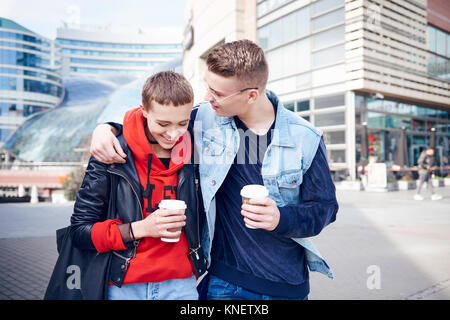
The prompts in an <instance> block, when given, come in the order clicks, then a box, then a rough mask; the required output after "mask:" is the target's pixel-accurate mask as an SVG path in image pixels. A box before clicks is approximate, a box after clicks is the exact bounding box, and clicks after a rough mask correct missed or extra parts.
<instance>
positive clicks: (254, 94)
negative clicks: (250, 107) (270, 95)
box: [247, 90, 259, 103]
mask: <svg viewBox="0 0 450 320" xmlns="http://www.w3.org/2000/svg"><path fill="white" fill-rule="evenodd" d="M258 97H259V91H258V90H250V92H249V94H248V101H247V102H248V103H255V101H256V100H258Z"/></svg>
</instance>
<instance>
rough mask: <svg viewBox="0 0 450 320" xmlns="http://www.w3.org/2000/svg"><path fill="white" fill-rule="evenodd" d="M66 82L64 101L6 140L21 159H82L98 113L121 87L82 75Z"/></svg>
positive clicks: (8, 146)
mask: <svg viewBox="0 0 450 320" xmlns="http://www.w3.org/2000/svg"><path fill="white" fill-rule="evenodd" d="M128 80H129V79H124V80H123V81H128ZM63 84H64V86H65V88H66V95H65V99H64V101H63V103H62V104H61V105H60V106H58V107H57V108H54V109H52V110H48V111H45V112H41V113H39V114H37V115H34V116H32V117H31V118H29V119H28V120H27V121H25V123H24V124H23V125H22V126H20V127H19V129H17V131H16V132H15V133H14V134H13V135H12V136H11V137H10V138H9V139H8V140H7V141H6V142H5V149H7V150H8V151H9V152H11V153H12V154H13V155H14V156H15V157H16V158H18V159H19V160H23V161H37V162H79V161H80V159H81V157H82V151H83V149H84V148H85V147H86V146H87V145H88V140H89V138H90V135H91V133H92V131H93V130H94V128H95V126H96V125H97V118H98V116H99V115H100V113H101V112H102V111H103V108H104V107H105V105H106V103H107V101H108V98H109V96H110V95H111V94H112V93H113V92H114V91H115V90H116V89H117V88H118V87H119V86H118V85H117V84H116V83H113V82H108V81H106V80H98V79H85V78H80V77H70V78H64V81H63Z"/></svg>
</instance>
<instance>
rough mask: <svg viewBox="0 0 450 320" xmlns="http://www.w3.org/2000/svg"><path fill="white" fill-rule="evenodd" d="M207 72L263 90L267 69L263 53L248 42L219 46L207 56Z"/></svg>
mask: <svg viewBox="0 0 450 320" xmlns="http://www.w3.org/2000/svg"><path fill="white" fill-rule="evenodd" d="M206 64H207V66H208V70H209V71H211V72H213V73H215V74H218V75H220V76H223V77H233V76H236V77H237V78H238V79H239V80H240V81H242V82H243V83H244V84H245V85H246V86H249V87H258V88H259V89H264V88H265V87H266V84H267V78H268V75H269V68H268V66H267V61H266V58H265V57H264V51H263V50H262V49H261V48H260V47H259V46H258V45H257V44H255V43H254V42H252V41H250V40H238V41H233V42H229V43H225V44H223V45H220V46H218V47H216V48H214V49H213V50H211V52H210V53H209V54H208V58H207V60H206Z"/></svg>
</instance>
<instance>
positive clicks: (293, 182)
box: [277, 171, 303, 205]
mask: <svg viewBox="0 0 450 320" xmlns="http://www.w3.org/2000/svg"><path fill="white" fill-rule="evenodd" d="M302 181H303V174H302V172H301V171H299V172H294V173H289V174H282V175H281V176H280V177H278V179H277V184H278V188H279V191H280V195H281V199H282V200H283V202H284V204H285V205H289V204H297V203H298V201H299V194H300V185H301V183H302Z"/></svg>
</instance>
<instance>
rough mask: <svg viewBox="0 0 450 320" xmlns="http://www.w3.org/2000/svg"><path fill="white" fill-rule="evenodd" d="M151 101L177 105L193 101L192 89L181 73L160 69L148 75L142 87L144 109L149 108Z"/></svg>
mask: <svg viewBox="0 0 450 320" xmlns="http://www.w3.org/2000/svg"><path fill="white" fill-rule="evenodd" d="M152 101H156V102H157V103H159V104H162V105H170V104H173V105H174V106H175V107H177V106H181V105H185V104H188V103H193V101H194V91H193V90H192V86H191V85H190V83H189V81H187V79H186V78H185V77H184V76H183V75H182V74H179V73H176V72H173V71H162V72H158V73H155V74H154V75H152V76H151V77H149V78H148V79H147V81H146V82H145V84H144V87H143V89H142V106H143V107H144V108H145V110H149V109H150V108H151V103H152Z"/></svg>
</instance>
